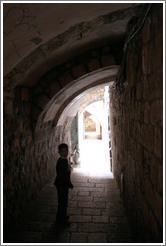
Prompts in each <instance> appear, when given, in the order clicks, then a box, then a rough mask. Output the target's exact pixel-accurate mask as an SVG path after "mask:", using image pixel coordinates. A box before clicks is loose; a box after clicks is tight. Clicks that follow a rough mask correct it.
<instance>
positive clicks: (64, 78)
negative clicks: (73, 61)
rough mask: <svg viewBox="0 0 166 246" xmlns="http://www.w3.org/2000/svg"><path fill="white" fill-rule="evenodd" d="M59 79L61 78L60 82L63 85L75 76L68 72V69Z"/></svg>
mask: <svg viewBox="0 0 166 246" xmlns="http://www.w3.org/2000/svg"><path fill="white" fill-rule="evenodd" d="M58 79H59V82H60V84H61V85H62V86H63V87H64V86H66V85H67V84H69V83H70V82H71V81H73V80H74V78H73V77H72V76H71V74H70V73H69V72H67V71H66V72H64V73H63V75H61V76H60V77H59V78H58Z"/></svg>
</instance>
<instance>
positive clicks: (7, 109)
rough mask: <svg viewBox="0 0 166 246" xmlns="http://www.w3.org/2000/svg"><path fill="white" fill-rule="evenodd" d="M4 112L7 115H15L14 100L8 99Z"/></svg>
mask: <svg viewBox="0 0 166 246" xmlns="http://www.w3.org/2000/svg"><path fill="white" fill-rule="evenodd" d="M4 109H5V110H4V112H5V114H7V115H13V101H12V100H6V101H5V106H4Z"/></svg>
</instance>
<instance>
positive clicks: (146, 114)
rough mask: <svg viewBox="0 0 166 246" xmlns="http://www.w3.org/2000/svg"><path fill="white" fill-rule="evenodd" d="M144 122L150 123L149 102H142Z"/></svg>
mask: <svg viewBox="0 0 166 246" xmlns="http://www.w3.org/2000/svg"><path fill="white" fill-rule="evenodd" d="M143 113H144V123H146V124H149V123H150V102H146V101H145V102H144V112H143Z"/></svg>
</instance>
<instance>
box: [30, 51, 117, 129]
mask: <svg viewBox="0 0 166 246" xmlns="http://www.w3.org/2000/svg"><path fill="white" fill-rule="evenodd" d="M120 60H121V57H120V55H119V54H118V52H117V54H116V55H115V54H113V53H112V47H111V46H103V47H101V48H100V49H97V50H95V49H94V50H90V51H88V52H86V53H84V54H83V55H82V56H81V57H80V56H79V57H75V58H74V59H73V60H71V61H69V62H67V63H65V64H63V65H61V66H58V67H55V68H54V69H52V70H51V71H49V72H48V73H47V74H45V75H44V76H42V77H41V78H40V80H39V81H38V82H37V83H36V85H35V86H34V88H33V89H32V108H33V111H32V112H31V117H32V119H33V123H32V125H33V129H34V128H35V126H36V122H37V119H38V117H39V115H40V114H41V112H42V111H43V110H44V108H45V106H46V105H47V104H49V102H50V100H52V98H53V97H55V95H56V97H57V96H58V95H60V94H62V93H63V92H64V91H65V90H68V88H69V87H71V85H72V84H74V83H75V84H76V83H77V81H78V80H80V79H82V78H85V77H88V76H89V75H90V76H91V75H92V73H94V74H95V71H99V70H104V69H106V68H107V67H110V66H117V65H118V64H119V63H120ZM64 71H65V72H64ZM94 76H95V75H94ZM87 85H88V83H87ZM78 90H79V88H77V91H78ZM79 93H80V92H79ZM75 96H77V95H75ZM67 103H68V102H67Z"/></svg>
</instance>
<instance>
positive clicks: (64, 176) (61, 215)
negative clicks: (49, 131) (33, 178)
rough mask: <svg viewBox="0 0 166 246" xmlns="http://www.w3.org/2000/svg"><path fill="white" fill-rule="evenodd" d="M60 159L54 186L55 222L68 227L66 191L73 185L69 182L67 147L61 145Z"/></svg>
mask: <svg viewBox="0 0 166 246" xmlns="http://www.w3.org/2000/svg"><path fill="white" fill-rule="evenodd" d="M58 149H59V154H60V157H59V159H58V161H57V165H56V172H57V176H56V178H55V182H54V184H55V186H56V188H57V193H58V211H57V216H56V222H57V223H58V224H61V225H69V222H68V217H69V216H67V205H68V190H69V188H71V189H73V185H72V183H71V181H70V166H69V163H68V160H67V156H68V145H67V144H65V143H63V144H60V145H59V147H58Z"/></svg>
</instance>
